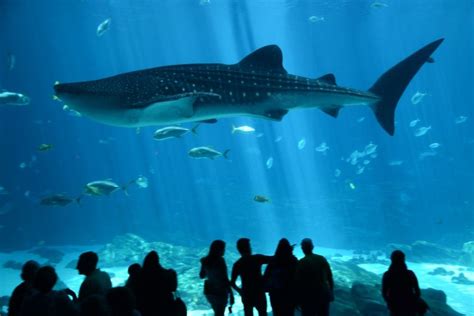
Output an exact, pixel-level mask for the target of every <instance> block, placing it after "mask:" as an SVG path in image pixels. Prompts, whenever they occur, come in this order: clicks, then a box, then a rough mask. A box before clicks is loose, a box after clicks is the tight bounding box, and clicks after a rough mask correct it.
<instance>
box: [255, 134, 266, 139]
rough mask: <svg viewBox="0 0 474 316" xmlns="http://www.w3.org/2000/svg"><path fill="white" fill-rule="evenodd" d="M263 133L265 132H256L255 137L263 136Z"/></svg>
mask: <svg viewBox="0 0 474 316" xmlns="http://www.w3.org/2000/svg"><path fill="white" fill-rule="evenodd" d="M263 135H265V134H263V133H258V134H257V135H255V137H257V138H260V137H263Z"/></svg>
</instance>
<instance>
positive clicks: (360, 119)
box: [357, 116, 365, 123]
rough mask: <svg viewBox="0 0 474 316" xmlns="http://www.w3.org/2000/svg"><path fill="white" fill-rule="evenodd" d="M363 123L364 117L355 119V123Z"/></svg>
mask: <svg viewBox="0 0 474 316" xmlns="http://www.w3.org/2000/svg"><path fill="white" fill-rule="evenodd" d="M363 121H365V116H361V117H359V118H358V119H357V123H362V122H363Z"/></svg>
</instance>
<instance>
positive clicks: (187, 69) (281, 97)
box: [54, 39, 443, 135]
mask: <svg viewBox="0 0 474 316" xmlns="http://www.w3.org/2000/svg"><path fill="white" fill-rule="evenodd" d="M442 41H443V39H439V40H436V41H434V42H432V43H430V44H428V45H426V46H424V47H423V48H421V49H419V50H418V51H416V52H415V53H413V54H412V55H410V56H409V57H407V58H406V59H404V60H402V61H401V62H399V63H398V64H397V65H395V66H394V67H392V68H391V69H389V70H388V71H387V72H385V73H384V74H383V75H382V76H381V77H380V78H379V79H378V80H377V81H376V82H375V83H374V85H373V86H372V87H371V88H369V90H368V91H362V90H356V89H352V88H345V87H342V86H339V85H337V84H336V79H335V77H334V75H333V74H326V75H324V76H322V77H319V78H316V79H311V78H305V77H301V76H297V75H292V74H289V73H288V72H287V71H286V70H285V69H284V68H283V56H282V52H281V50H280V48H279V47H278V46H276V45H269V46H265V47H262V48H260V49H257V50H256V51H254V52H253V53H251V54H249V55H248V56H246V57H245V58H243V59H242V60H241V61H240V62H238V63H236V64H229V65H227V64H184V65H173V66H163V67H157V68H151V69H145V70H139V71H134V72H128V73H123V74H119V75H116V76H113V77H109V78H105V79H99V80H93V81H84V82H77V83H64V84H59V83H58V84H55V85H54V90H55V96H56V97H57V98H59V99H60V100H62V101H63V102H65V103H66V104H67V105H68V107H69V108H71V109H73V110H75V111H78V112H79V113H81V114H82V115H84V116H87V117H89V118H92V119H94V120H97V121H99V122H102V123H105V124H110V125H116V126H123V127H142V126H150V125H171V124H180V123H186V122H201V121H204V122H215V121H216V120H217V119H220V118H225V117H233V116H251V117H257V118H265V119H269V120H273V121H281V120H282V119H283V117H284V116H285V115H286V114H287V113H288V112H289V111H290V110H293V109H300V108H318V109H320V110H322V111H323V112H325V113H327V114H329V115H331V116H333V117H337V116H338V114H339V111H340V110H341V108H343V107H348V106H352V105H367V106H369V107H370V108H371V109H372V111H373V112H374V114H375V117H376V119H377V121H378V122H379V124H380V125H381V126H382V128H383V129H384V130H385V131H386V132H387V133H388V134H390V135H393V134H394V132H395V125H394V120H395V108H396V106H397V103H398V100H399V99H400V97H401V95H402V94H403V92H404V91H405V88H406V87H407V86H408V84H409V83H410V81H411V79H412V78H413V77H414V76H415V74H416V73H417V72H418V70H419V69H420V68H421V66H423V65H424V64H425V63H427V62H429V60H431V58H432V57H431V55H432V54H433V52H434V51H435V50H436V49H437V48H438V46H439V45H440V44H441V42H442Z"/></svg>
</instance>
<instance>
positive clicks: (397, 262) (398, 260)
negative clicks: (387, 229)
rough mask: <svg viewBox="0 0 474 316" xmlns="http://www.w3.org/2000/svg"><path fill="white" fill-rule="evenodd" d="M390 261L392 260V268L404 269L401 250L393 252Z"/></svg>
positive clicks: (403, 256)
mask: <svg viewBox="0 0 474 316" xmlns="http://www.w3.org/2000/svg"><path fill="white" fill-rule="evenodd" d="M390 260H392V266H393V267H406V264H405V254H404V253H403V251H401V250H395V251H393V252H392V255H391V256H390Z"/></svg>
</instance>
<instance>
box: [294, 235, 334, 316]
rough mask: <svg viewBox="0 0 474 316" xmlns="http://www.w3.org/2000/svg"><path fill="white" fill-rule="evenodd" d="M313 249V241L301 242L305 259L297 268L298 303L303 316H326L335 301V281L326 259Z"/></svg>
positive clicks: (304, 240) (307, 239)
mask: <svg viewBox="0 0 474 316" xmlns="http://www.w3.org/2000/svg"><path fill="white" fill-rule="evenodd" d="M313 249H314V245H313V241H312V240H311V239H309V238H305V239H303V240H302V241H301V250H303V253H304V257H303V258H302V259H300V261H299V262H298V265H297V267H296V274H295V290H296V301H297V304H298V305H299V306H300V308H301V315H302V316H316V315H317V316H326V315H329V303H330V302H332V301H333V300H334V280H333V277H332V271H331V267H330V266H329V263H328V261H327V260H326V258H324V257H323V256H320V255H317V254H314V253H313Z"/></svg>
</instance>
